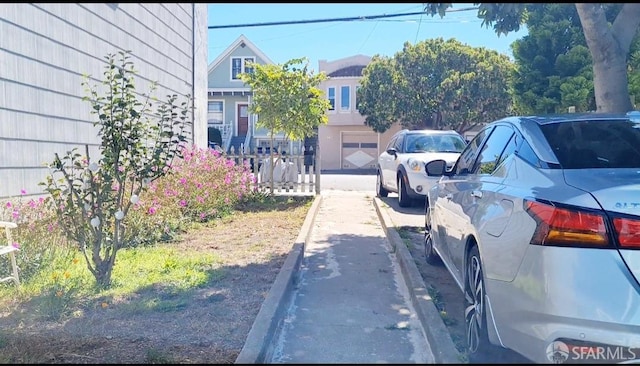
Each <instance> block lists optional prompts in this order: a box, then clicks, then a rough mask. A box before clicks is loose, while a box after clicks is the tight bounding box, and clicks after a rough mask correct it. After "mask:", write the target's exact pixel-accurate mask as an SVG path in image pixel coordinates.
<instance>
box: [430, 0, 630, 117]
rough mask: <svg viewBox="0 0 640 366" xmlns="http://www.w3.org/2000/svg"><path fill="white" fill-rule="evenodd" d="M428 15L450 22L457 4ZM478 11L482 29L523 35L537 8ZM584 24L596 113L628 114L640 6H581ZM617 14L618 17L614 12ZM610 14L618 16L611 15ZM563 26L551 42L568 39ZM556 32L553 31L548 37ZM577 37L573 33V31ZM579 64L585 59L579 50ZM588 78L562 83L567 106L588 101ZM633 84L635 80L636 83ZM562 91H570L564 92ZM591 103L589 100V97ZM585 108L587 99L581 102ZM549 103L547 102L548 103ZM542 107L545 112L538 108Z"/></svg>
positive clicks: (503, 6) (490, 6)
mask: <svg viewBox="0 0 640 366" xmlns="http://www.w3.org/2000/svg"><path fill="white" fill-rule="evenodd" d="M423 5H424V10H425V12H427V13H428V14H430V15H432V16H433V15H435V14H439V15H440V17H444V16H445V14H446V10H447V9H448V8H450V7H451V5H452V4H451V3H423ZM474 5H478V17H479V18H481V19H482V20H483V21H482V26H485V27H493V29H494V30H495V32H496V33H497V34H498V35H500V34H507V33H509V32H512V31H517V30H519V29H520V25H522V24H524V23H525V22H526V21H527V19H528V17H529V16H530V15H531V14H532V13H535V11H536V10H535V6H539V5H537V4H532V3H474ZM574 7H575V9H576V11H577V15H578V19H579V21H580V25H581V27H582V32H583V35H584V38H585V42H586V46H587V48H588V50H589V54H590V56H591V59H592V60H593V62H592V71H593V86H594V98H595V104H596V110H597V111H599V112H627V111H629V110H630V109H631V108H632V104H631V98H630V94H629V90H630V87H629V83H628V81H629V78H630V77H629V75H628V73H627V72H628V69H629V65H628V63H627V58H628V56H629V55H630V54H631V50H632V49H631V45H632V41H633V38H634V37H635V35H636V33H637V31H638V27H639V26H640V4H635V3H625V4H621V5H620V6H617V7H612V6H609V5H608V4H601V3H575V4H574ZM613 9H615V11H612V10H613ZM608 12H612V13H609V14H608ZM563 24H564V27H563V26H561V25H558V27H556V29H555V31H557V33H553V35H552V36H551V37H554V38H555V37H558V38H562V37H564V36H566V33H564V32H565V31H567V26H569V25H572V24H573V23H571V24H570V23H563ZM551 30H552V29H551V28H549V29H548V31H551ZM569 33H571V31H569ZM575 52H576V55H574V56H575V57H577V58H582V57H584V56H583V54H584V52H583V51H580V49H577V50H576V51H575ZM583 77H584V75H580V76H576V78H575V79H567V80H564V83H558V82H557V81H556V84H557V85H558V88H560V90H561V91H562V89H564V90H563V93H564V95H565V101H564V102H563V103H569V101H571V100H572V101H573V102H575V103H577V102H578V101H580V100H579V99H580V98H584V97H585V94H584V88H585V87H586V88H588V84H589V82H588V79H587V78H584V79H583ZM631 78H632V79H633V78H634V77H631ZM560 85H564V86H563V87H561V86H560ZM586 97H587V98H588V95H587V96H586ZM581 101H582V103H583V104H584V103H585V102H584V99H582V100H581ZM546 102H548V100H547V101H544V100H543V101H542V103H546ZM538 107H540V106H538Z"/></svg>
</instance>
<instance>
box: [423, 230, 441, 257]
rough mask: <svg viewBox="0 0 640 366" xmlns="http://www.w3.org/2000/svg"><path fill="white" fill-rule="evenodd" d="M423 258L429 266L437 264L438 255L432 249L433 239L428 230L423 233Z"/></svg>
mask: <svg viewBox="0 0 640 366" xmlns="http://www.w3.org/2000/svg"><path fill="white" fill-rule="evenodd" d="M424 258H425V260H426V261H427V263H429V264H436V263H438V259H439V257H438V253H436V251H435V250H434V249H433V238H432V237H431V232H430V231H429V230H427V231H425V233H424Z"/></svg>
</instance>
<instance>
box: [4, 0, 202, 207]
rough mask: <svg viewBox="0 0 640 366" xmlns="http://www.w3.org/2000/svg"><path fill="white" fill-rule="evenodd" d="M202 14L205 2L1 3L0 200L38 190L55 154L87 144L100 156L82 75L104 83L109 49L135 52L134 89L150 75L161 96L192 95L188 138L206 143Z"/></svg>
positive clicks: (142, 89) (145, 88)
mask: <svg viewBox="0 0 640 366" xmlns="http://www.w3.org/2000/svg"><path fill="white" fill-rule="evenodd" d="M206 17H207V9H206V4H195V6H194V4H191V3H93V4H90V3H83V4H81V3H42V4H32V3H9V4H3V5H1V6H0V198H5V197H11V196H16V195H19V194H20V192H21V190H22V189H24V190H26V191H27V194H39V193H42V191H41V187H39V186H38V183H39V182H41V181H43V180H44V178H45V177H46V175H47V174H48V173H49V172H48V170H47V169H46V168H45V167H44V166H43V165H44V164H45V163H48V162H51V161H52V160H53V157H54V153H55V152H58V153H59V154H62V155H64V154H65V153H66V151H68V150H71V149H72V148H74V147H78V148H80V151H81V152H83V151H84V145H85V144H89V146H90V150H91V155H92V158H96V157H97V151H98V146H99V143H100V141H99V138H98V136H97V131H98V130H97V127H94V126H93V122H94V121H95V116H93V115H91V114H90V107H91V106H90V104H89V103H88V102H85V101H83V100H82V97H83V96H85V91H84V90H83V87H82V85H81V83H82V81H83V78H82V75H83V74H88V75H90V76H91V79H90V83H91V84H93V85H98V84H100V83H101V81H102V77H103V72H104V66H105V65H106V60H105V58H104V57H105V56H106V55H107V54H108V53H117V52H118V51H121V50H130V51H132V56H133V57H132V58H131V61H133V62H134V66H135V67H136V69H137V71H138V72H139V75H138V76H137V77H136V88H137V90H138V91H140V92H148V91H149V87H150V85H151V83H152V82H157V83H158V89H157V90H156V92H155V93H154V95H156V96H157V97H158V98H159V99H161V100H162V99H165V98H166V95H168V94H190V95H192V96H194V97H195V101H194V102H195V103H196V112H195V113H194V118H195V120H194V130H195V134H194V142H196V143H199V140H200V139H202V142H201V143H202V144H206V103H207V102H206V101H207V94H206V93H207V85H206V68H207V66H206V65H207V38H206V34H207V33H206V22H207V20H206V19H207V18H206ZM196 27H200V28H202V27H204V28H203V29H202V30H199V29H198V30H197V31H196V32H194V28H196ZM198 72H199V73H201V75H198V74H197V73H198ZM194 75H195V76H196V77H194ZM200 134H202V137H200V136H199V135H200Z"/></svg>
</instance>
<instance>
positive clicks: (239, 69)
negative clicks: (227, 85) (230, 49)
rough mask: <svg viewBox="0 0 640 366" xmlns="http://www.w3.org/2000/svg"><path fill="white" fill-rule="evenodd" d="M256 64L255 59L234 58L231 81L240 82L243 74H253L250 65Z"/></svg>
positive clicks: (232, 60)
mask: <svg viewBox="0 0 640 366" xmlns="http://www.w3.org/2000/svg"><path fill="white" fill-rule="evenodd" d="M252 62H254V58H253V57H233V58H232V59H231V79H232V80H240V76H239V75H240V74H241V73H247V74H251V73H253V67H252V66H250V65H249V64H250V63H252Z"/></svg>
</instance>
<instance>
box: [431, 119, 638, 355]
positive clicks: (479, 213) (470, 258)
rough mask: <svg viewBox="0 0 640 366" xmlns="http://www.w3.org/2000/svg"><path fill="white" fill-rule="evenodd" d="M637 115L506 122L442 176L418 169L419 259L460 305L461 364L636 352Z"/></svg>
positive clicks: (436, 165) (435, 167)
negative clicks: (495, 354)
mask: <svg viewBox="0 0 640 366" xmlns="http://www.w3.org/2000/svg"><path fill="white" fill-rule="evenodd" d="M639 116H640V113H639V112H632V113H629V114H626V115H625V114H621V115H612V114H611V115H606V114H596V113H592V114H572V115H564V116H548V117H509V118H505V119H501V120H498V121H495V122H493V123H490V124H488V125H487V126H485V128H483V129H482V130H481V131H480V132H479V133H478V135H477V136H476V137H475V138H474V139H473V140H472V141H471V142H470V143H469V144H468V146H467V147H466V148H465V150H464V151H463V152H462V154H461V155H460V157H459V159H458V161H457V162H456V163H455V165H454V167H453V169H451V170H448V169H447V166H448V165H449V163H448V161H446V160H434V161H431V162H429V163H427V164H426V172H427V174H428V175H429V176H430V177H433V178H440V180H439V181H438V183H437V184H435V185H434V186H433V188H432V189H431V190H430V191H429V192H428V198H429V200H428V205H427V206H426V212H425V237H424V240H425V242H424V247H425V256H426V260H427V261H428V262H430V263H434V262H436V261H438V260H441V261H442V262H443V263H444V265H445V267H446V268H447V270H448V271H449V272H450V274H451V275H452V276H453V278H454V279H455V281H456V282H457V284H458V286H459V287H460V290H461V291H462V292H463V294H464V298H465V301H466V309H465V318H466V326H467V343H468V348H469V349H468V351H469V355H470V356H471V357H475V356H477V355H479V354H482V353H483V352H484V351H486V350H487V347H488V348H491V347H492V346H500V347H504V348H508V349H511V350H513V351H516V352H518V353H520V354H521V355H523V356H525V357H527V358H528V359H530V360H532V361H534V362H540V363H549V362H550V361H551V362H555V361H557V360H558V358H557V357H560V361H567V362H573V363H575V362H579V361H582V362H587V361H589V360H588V359H585V358H582V359H578V358H577V357H587V356H585V354H584V350H585V349H586V350H588V351H589V352H600V351H602V352H606V354H607V355H609V356H610V357H614V356H617V358H618V359H616V360H613V359H612V360H608V361H609V362H610V363H611V362H617V361H625V360H628V358H630V357H631V356H632V355H631V353H634V351H633V350H632V349H630V348H629V347H639V346H640V283H639V281H640V117H639ZM580 347H582V348H580ZM638 350H639V348H635V358H636V361H638V359H640V352H638ZM615 352H618V353H616V354H614V353H615ZM630 352H631V353H630ZM553 357H556V358H553ZM568 358H570V359H569V360H567V359H568ZM600 361H603V360H602V359H600Z"/></svg>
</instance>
